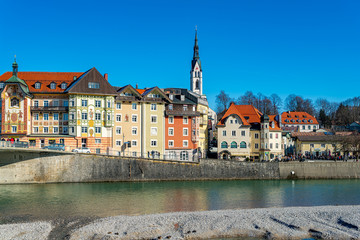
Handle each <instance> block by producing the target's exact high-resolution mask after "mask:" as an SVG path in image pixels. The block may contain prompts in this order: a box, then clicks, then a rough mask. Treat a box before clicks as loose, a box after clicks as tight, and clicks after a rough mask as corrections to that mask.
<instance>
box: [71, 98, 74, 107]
mask: <svg viewBox="0 0 360 240" xmlns="http://www.w3.org/2000/svg"><path fill="white" fill-rule="evenodd" d="M74 106H75V101H74V99H72V100H70V107H74Z"/></svg>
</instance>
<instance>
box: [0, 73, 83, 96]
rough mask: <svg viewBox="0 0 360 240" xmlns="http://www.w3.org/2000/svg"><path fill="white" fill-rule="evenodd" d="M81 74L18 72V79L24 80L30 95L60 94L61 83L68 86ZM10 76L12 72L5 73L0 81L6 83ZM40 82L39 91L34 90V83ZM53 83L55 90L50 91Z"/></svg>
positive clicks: (62, 90) (61, 90)
mask: <svg viewBox="0 0 360 240" xmlns="http://www.w3.org/2000/svg"><path fill="white" fill-rule="evenodd" d="M82 74H83V72H18V78H20V79H22V80H24V81H25V82H26V84H27V85H28V87H29V90H30V92H31V93H62V92H64V91H65V89H62V88H61V83H64V82H65V83H67V86H69V85H70V84H71V83H72V82H73V81H74V76H75V77H76V78H78V77H80V76H81V75H82ZM11 76H12V72H5V73H4V74H2V75H1V76H0V81H6V80H8V79H9V78H10V77H11ZM36 82H40V83H41V87H40V89H35V83H36ZM52 82H55V83H56V88H55V89H51V88H50V83H52Z"/></svg>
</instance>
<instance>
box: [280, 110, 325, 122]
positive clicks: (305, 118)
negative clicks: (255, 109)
mask: <svg viewBox="0 0 360 240" xmlns="http://www.w3.org/2000/svg"><path fill="white" fill-rule="evenodd" d="M309 120H312V122H311V121H309ZM281 123H282V124H319V122H318V121H317V120H316V118H315V117H313V116H311V115H310V114H308V113H307V112H290V111H289V112H283V113H282V114H281Z"/></svg>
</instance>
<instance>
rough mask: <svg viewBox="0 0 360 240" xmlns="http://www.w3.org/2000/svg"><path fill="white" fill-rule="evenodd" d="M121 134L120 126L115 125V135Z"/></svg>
mask: <svg viewBox="0 0 360 240" xmlns="http://www.w3.org/2000/svg"><path fill="white" fill-rule="evenodd" d="M120 134H121V127H116V135H120Z"/></svg>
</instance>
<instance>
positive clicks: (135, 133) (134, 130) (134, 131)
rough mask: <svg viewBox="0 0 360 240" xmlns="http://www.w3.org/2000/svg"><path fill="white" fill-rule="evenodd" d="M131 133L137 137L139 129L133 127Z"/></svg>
mask: <svg viewBox="0 0 360 240" xmlns="http://www.w3.org/2000/svg"><path fill="white" fill-rule="evenodd" d="M131 133H132V135H137V127H133V128H132V129H131Z"/></svg>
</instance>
